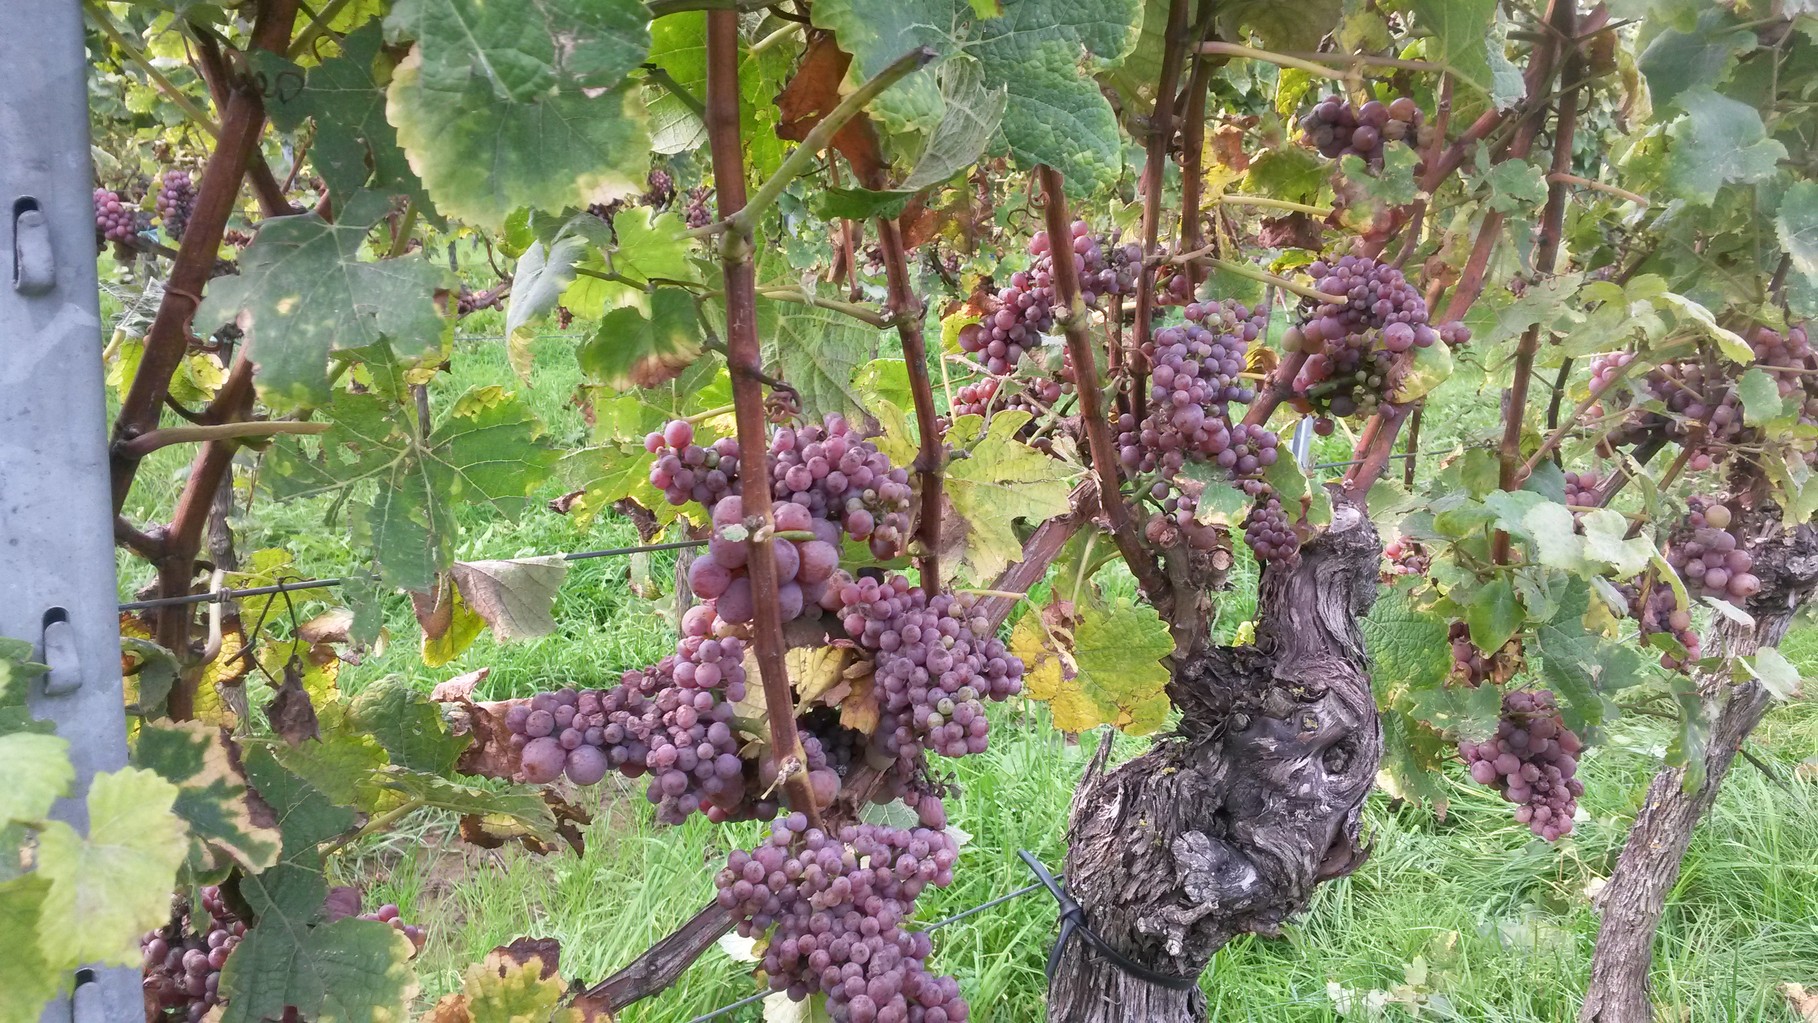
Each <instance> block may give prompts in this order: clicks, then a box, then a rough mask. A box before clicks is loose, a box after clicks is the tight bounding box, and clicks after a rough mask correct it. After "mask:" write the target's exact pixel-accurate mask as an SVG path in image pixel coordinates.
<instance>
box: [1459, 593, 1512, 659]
mask: <svg viewBox="0 0 1818 1023" xmlns="http://www.w3.org/2000/svg"><path fill="white" fill-rule="evenodd" d="M1464 618H1465V624H1466V625H1469V626H1470V627H1471V642H1472V643H1474V644H1476V646H1477V649H1479V650H1482V651H1484V652H1486V653H1495V652H1496V651H1498V650H1500V649H1502V645H1503V644H1504V643H1507V642H1508V641H1509V639H1510V638H1511V637H1513V636H1514V635H1515V633H1516V632H1517V631H1518V630H1520V628H1521V624H1522V622H1524V621H1526V620H1527V612H1525V611H1523V610H1522V607H1521V600H1520V599H1519V598H1517V597H1516V595H1515V587H1514V585H1513V584H1512V583H1510V582H1509V580H1508V579H1507V578H1506V577H1503V576H1497V577H1496V578H1494V579H1491V580H1490V581H1489V582H1486V583H1484V584H1483V585H1481V586H1479V587H1478V588H1477V592H1475V593H1473V594H1471V601H1470V603H1468V604H1466V605H1465V609H1464Z"/></svg>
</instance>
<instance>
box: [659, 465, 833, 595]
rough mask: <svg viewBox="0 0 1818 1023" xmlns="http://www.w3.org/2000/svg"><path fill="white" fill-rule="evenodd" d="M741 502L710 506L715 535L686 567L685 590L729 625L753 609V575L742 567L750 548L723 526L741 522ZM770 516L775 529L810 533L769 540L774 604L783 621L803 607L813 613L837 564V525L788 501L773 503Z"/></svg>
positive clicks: (734, 498)
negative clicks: (806, 537)
mask: <svg viewBox="0 0 1818 1023" xmlns="http://www.w3.org/2000/svg"><path fill="white" fill-rule="evenodd" d="M744 505H745V502H744V499H743V498H741V497H739V496H738V495H737V494H728V495H726V496H725V497H722V498H720V500H719V503H717V504H715V505H714V506H713V528H714V535H713V537H712V539H710V540H709V541H708V542H707V551H706V553H704V554H702V555H700V556H699V557H697V558H695V559H694V563H693V564H691V565H689V566H688V588H689V590H691V591H692V592H693V593H694V595H695V596H696V597H699V598H700V599H701V600H704V601H707V602H708V603H707V606H709V607H711V608H712V609H713V610H712V613H714V614H716V615H717V616H718V617H719V619H720V620H721V621H724V622H727V623H729V624H732V625H744V624H746V623H748V622H750V621H751V620H752V616H753V615H754V614H755V612H756V604H755V603H754V602H753V600H752V590H751V577H750V575H749V574H748V573H747V571H746V568H747V562H748V559H749V558H750V556H751V546H750V544H749V543H747V542H746V541H745V540H744V539H742V538H741V539H736V540H735V539H731V538H729V537H727V536H726V535H724V532H723V531H724V530H725V528H726V527H728V526H733V525H737V524H740V523H743V522H744V521H745V516H744ZM771 517H772V520H773V521H774V522H775V524H776V530H777V532H779V533H798V534H812V535H813V539H809V540H785V539H783V538H781V537H776V538H773V539H771V540H770V553H771V557H772V559H773V560H774V561H775V562H776V576H777V608H778V611H779V613H780V615H781V617H782V620H783V621H785V622H788V621H794V620H795V619H797V618H800V617H801V616H802V614H803V612H804V611H808V612H815V611H816V609H817V608H818V606H819V604H820V600H821V595H822V593H823V592H825V590H826V588H827V580H828V579H830V578H832V576H833V572H834V569H836V568H838V567H839V561H840V547H839V543H840V527H838V526H836V525H834V524H833V523H832V522H829V521H828V520H827V519H825V518H817V517H816V516H815V515H814V514H813V513H811V512H810V511H809V510H808V508H807V507H805V506H803V505H800V504H795V503H793V502H790V501H777V502H776V503H774V504H772V505H771Z"/></svg>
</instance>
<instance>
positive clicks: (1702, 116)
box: [1667, 86, 1787, 205]
mask: <svg viewBox="0 0 1818 1023" xmlns="http://www.w3.org/2000/svg"><path fill="white" fill-rule="evenodd" d="M1679 105H1680V106H1681V107H1683V108H1684V109H1685V116H1684V117H1681V118H1680V119H1679V120H1677V121H1675V122H1673V125H1672V127H1671V128H1669V129H1668V135H1669V136H1671V138H1672V147H1671V149H1670V150H1669V151H1668V154H1667V184H1668V186H1669V187H1670V188H1671V189H1672V191H1673V193H1674V194H1675V195H1677V196H1679V197H1680V198H1683V199H1686V200H1688V201H1691V202H1693V203H1698V204H1703V205H1708V204H1710V203H1711V202H1712V201H1713V200H1714V199H1715V198H1716V196H1717V190H1718V189H1719V188H1721V187H1723V186H1724V185H1726V184H1750V183H1753V182H1758V181H1765V180H1767V179H1768V178H1769V177H1772V176H1773V174H1774V169H1775V166H1776V165H1777V164H1778V163H1779V161H1781V160H1784V159H1786V156H1787V153H1786V146H1784V145H1782V144H1781V143H1780V142H1779V141H1778V140H1777V139H1771V138H1768V136H1767V128H1766V127H1765V126H1764V125H1763V124H1762V123H1761V114H1760V113H1759V112H1758V111H1756V109H1755V108H1754V107H1751V106H1749V105H1748V104H1747V103H1743V102H1741V101H1740V100H1734V99H1731V98H1729V97H1728V96H1723V95H1720V94H1718V93H1716V92H1714V91H1712V90H1711V89H1710V88H1709V87H1706V86H1698V87H1695V88H1691V89H1687V90H1686V91H1685V92H1683V93H1681V94H1680V96H1679Z"/></svg>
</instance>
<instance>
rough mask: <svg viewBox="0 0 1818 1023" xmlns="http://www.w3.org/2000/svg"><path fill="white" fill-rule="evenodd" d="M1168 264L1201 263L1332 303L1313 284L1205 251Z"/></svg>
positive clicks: (1315, 299)
mask: <svg viewBox="0 0 1818 1023" xmlns="http://www.w3.org/2000/svg"><path fill="white" fill-rule="evenodd" d="M1166 262H1169V263H1199V264H1202V265H1205V266H1211V267H1217V268H1218V269H1220V270H1223V271H1225V272H1226V273H1229V274H1235V275H1236V276H1238V277H1244V278H1247V279H1249V280H1252V281H1258V282H1261V283H1263V284H1272V285H1274V286H1275V287H1278V288H1280V289H1281V290H1283V291H1291V292H1293V293H1294V294H1296V295H1299V296H1300V297H1302V298H1309V299H1312V300H1313V301H1315V302H1328V301H1331V296H1330V295H1322V294H1320V292H1319V289H1318V288H1315V287H1313V286H1312V285H1311V284H1301V283H1298V282H1296V281H1291V280H1289V279H1287V278H1286V277H1278V276H1276V275H1275V274H1272V273H1270V272H1269V271H1267V270H1258V269H1257V268H1256V267H1253V266H1251V265H1250V264H1248V263H1242V262H1239V261H1237V260H1233V259H1225V258H1223V257H1220V256H1214V255H1212V254H1211V253H1210V252H1207V251H1204V250H1202V251H1199V252H1188V253H1183V254H1182V255H1180V256H1177V257H1175V258H1173V259H1169V260H1166Z"/></svg>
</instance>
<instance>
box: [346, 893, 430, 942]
mask: <svg viewBox="0 0 1818 1023" xmlns="http://www.w3.org/2000/svg"><path fill="white" fill-rule="evenodd" d="M359 919H361V920H376V921H378V922H379V923H382V924H385V925H387V926H389V927H390V928H391V929H392V930H394V931H397V932H398V933H399V934H402V935H404V936H405V937H406V938H409V939H410V947H411V948H412V949H413V950H414V951H415V952H421V951H423V945H424V943H425V942H427V941H428V940H429V932H428V931H426V930H424V929H423V928H421V927H418V926H417V925H416V924H407V923H405V922H404V918H403V917H402V916H400V915H399V913H398V907H397V904H396V903H391V902H387V903H386V904H385V905H383V906H380V907H379V908H378V909H377V910H374V911H373V912H371V913H361V914H360V916H359ZM413 954H414V953H413Z"/></svg>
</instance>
